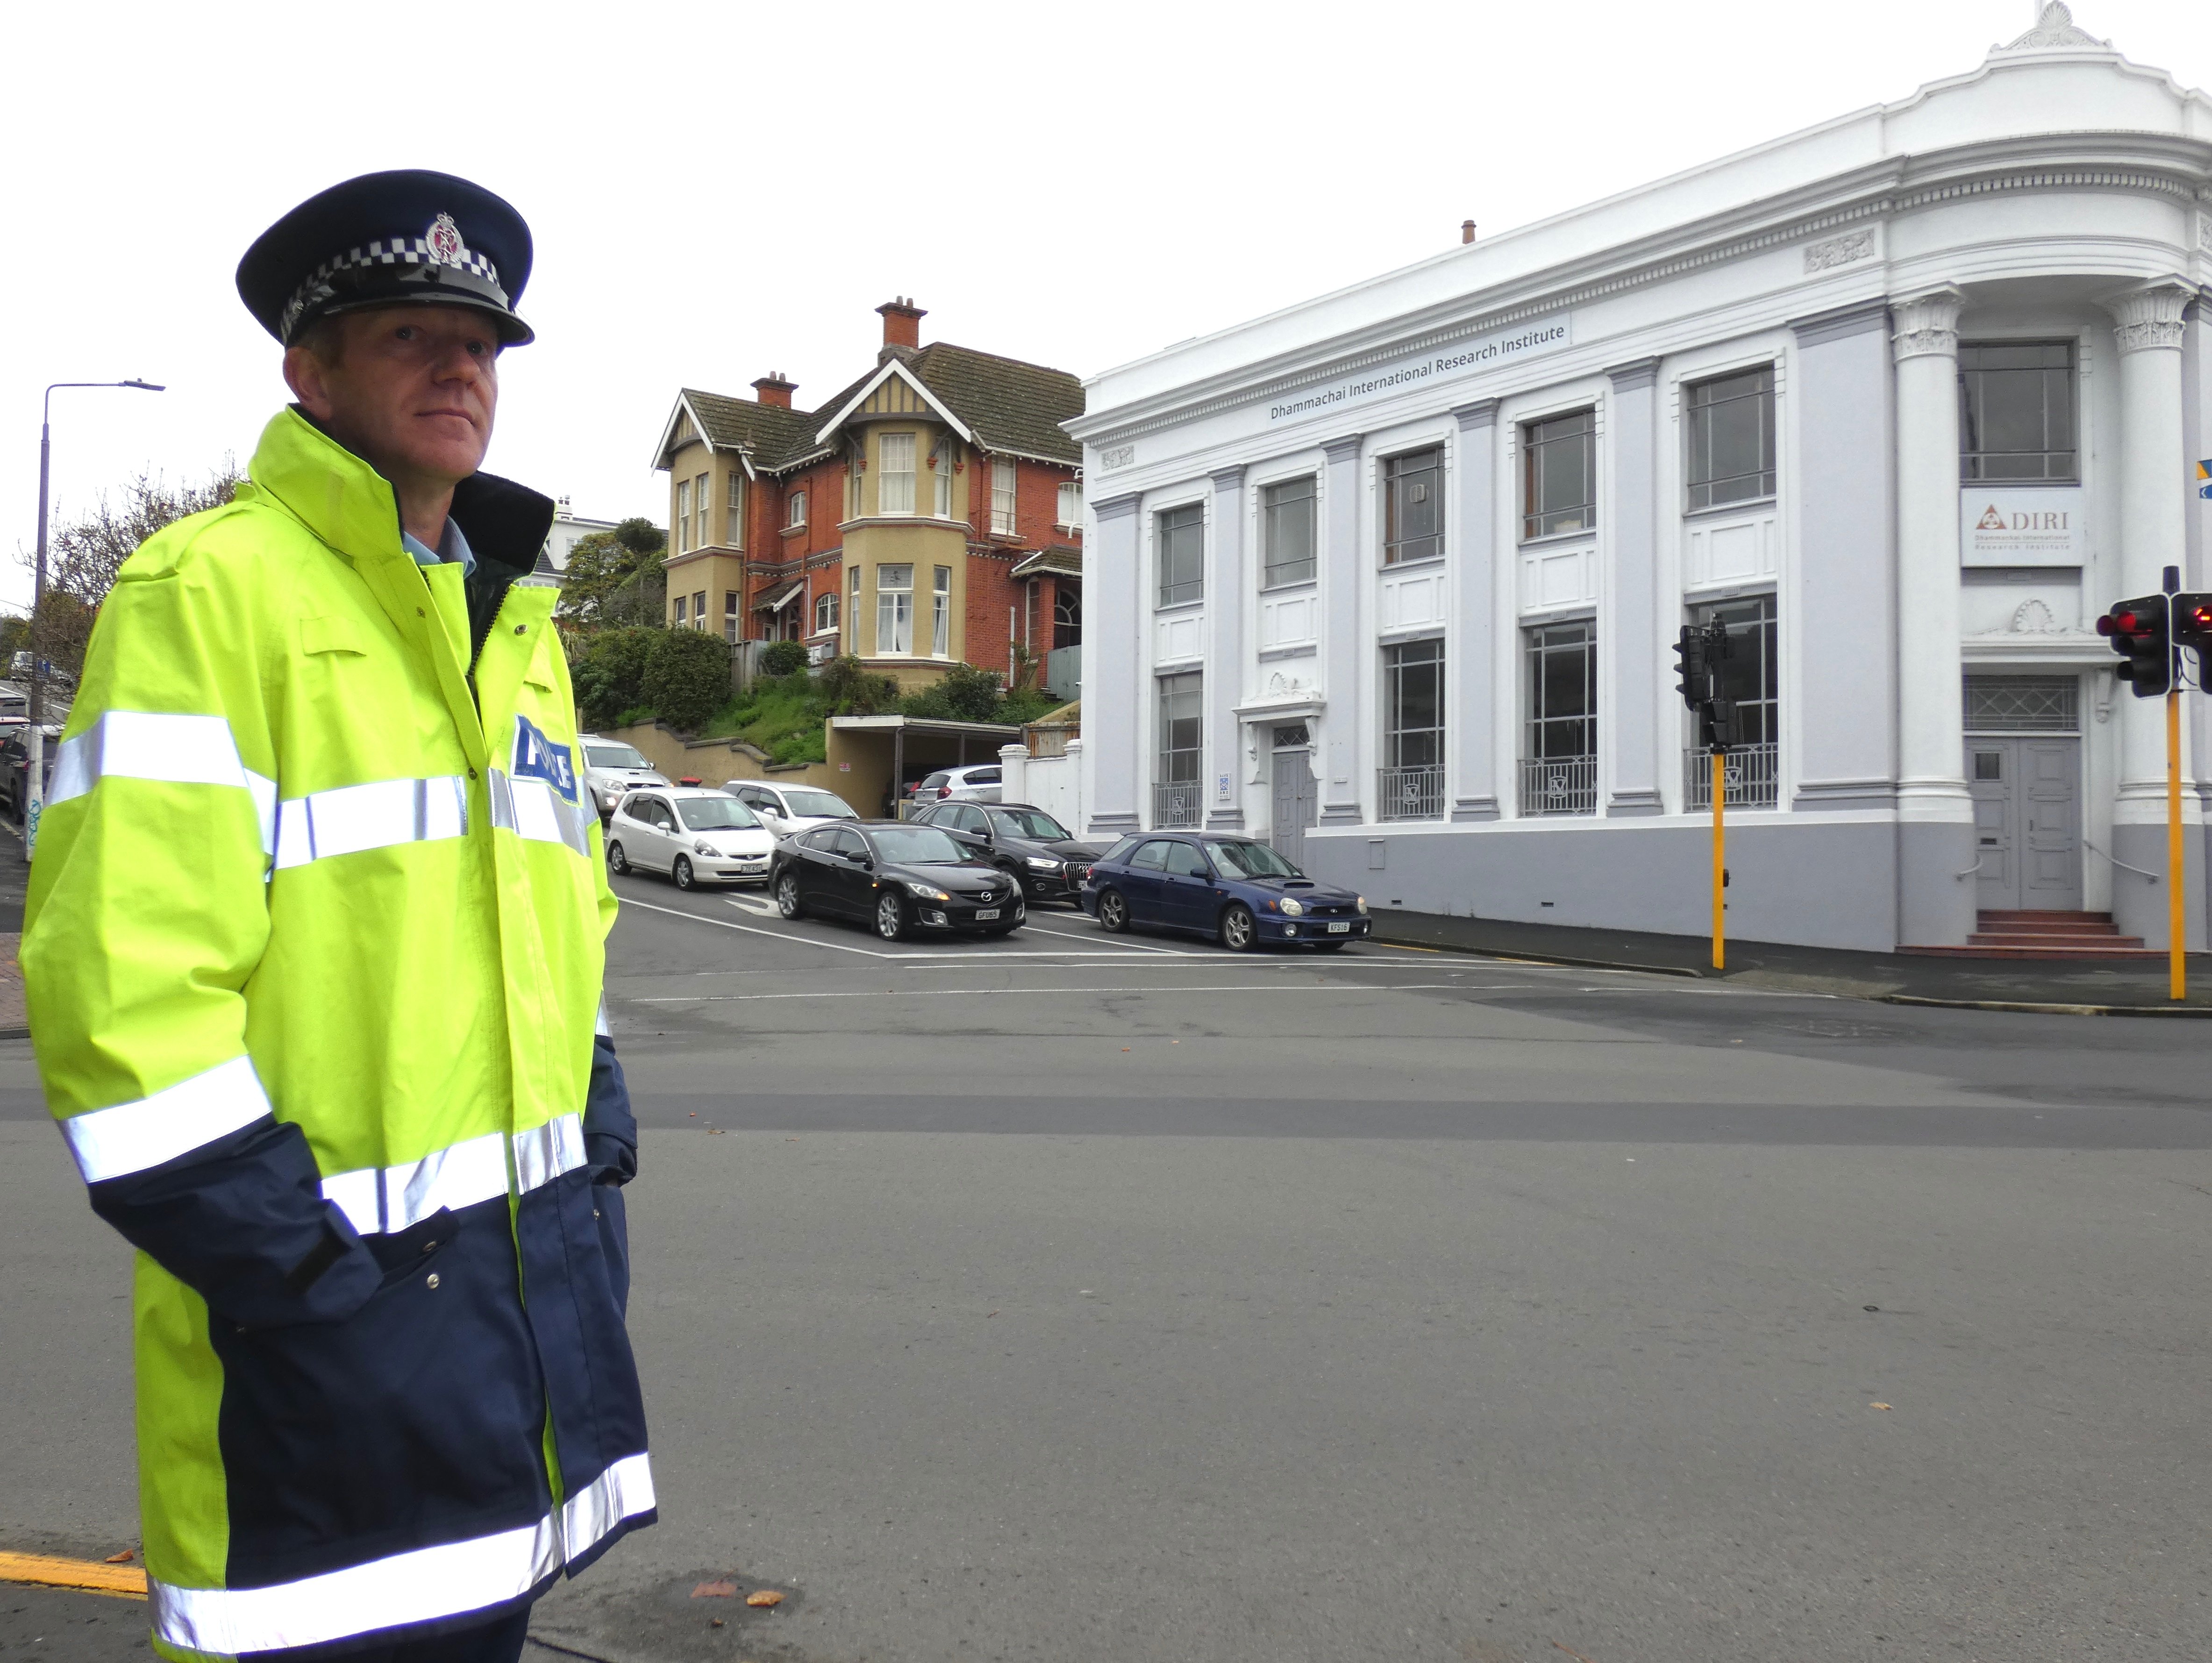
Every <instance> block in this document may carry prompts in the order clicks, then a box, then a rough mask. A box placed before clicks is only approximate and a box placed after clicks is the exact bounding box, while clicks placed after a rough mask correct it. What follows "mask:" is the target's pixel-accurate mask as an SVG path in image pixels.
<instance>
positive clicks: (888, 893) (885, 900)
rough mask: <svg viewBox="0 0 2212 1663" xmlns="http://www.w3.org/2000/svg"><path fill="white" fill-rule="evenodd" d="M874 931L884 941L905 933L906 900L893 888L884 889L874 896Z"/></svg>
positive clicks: (895, 938)
mask: <svg viewBox="0 0 2212 1663" xmlns="http://www.w3.org/2000/svg"><path fill="white" fill-rule="evenodd" d="M876 933H877V934H878V935H879V936H881V937H882V938H884V940H885V941H896V940H898V939H899V938H901V937H902V936H903V935H905V934H906V902H904V901H901V900H900V899H899V898H898V895H897V893H896V891H895V890H890V889H886V890H884V892H883V894H881V895H878V896H877V897H876Z"/></svg>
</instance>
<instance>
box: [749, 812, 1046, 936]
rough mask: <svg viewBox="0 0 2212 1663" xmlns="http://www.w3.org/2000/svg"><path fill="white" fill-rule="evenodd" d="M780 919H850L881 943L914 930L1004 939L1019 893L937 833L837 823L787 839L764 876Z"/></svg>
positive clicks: (1015, 924) (1018, 908)
mask: <svg viewBox="0 0 2212 1663" xmlns="http://www.w3.org/2000/svg"><path fill="white" fill-rule="evenodd" d="M768 883H769V890H770V892H771V893H772V894H774V895H775V904H776V906H777V907H779V908H781V911H782V913H783V915H784V916H785V917H786V918H804V917H805V916H806V915H807V914H808V913H820V914H821V915H822V916H823V917H825V918H856V919H860V920H862V921H864V922H866V923H868V924H872V925H873V926H875V931H876V933H877V934H878V935H879V936H881V937H882V938H884V940H885V941H898V940H900V939H902V938H904V937H906V936H907V935H908V934H909V933H911V932H915V931H917V930H930V931H936V930H959V931H968V932H979V933H981V934H983V935H987V936H1003V935H1009V934H1012V932H1014V931H1016V930H1018V929H1019V928H1020V927H1021V925H1022V919H1023V917H1024V909H1023V905H1022V891H1021V886H1020V885H1019V884H1018V883H1014V882H1013V881H1012V879H1010V878H1009V877H1007V876H1006V873H1004V872H1002V871H1000V870H999V869H998V867H996V866H994V865H992V864H991V863H990V862H989V861H987V860H985V859H981V857H980V856H978V855H977V854H976V853H975V850H974V848H973V847H971V846H969V844H966V843H963V842H962V841H960V840H959V839H958V838H957V837H955V836H953V835H952V834H951V832H949V831H946V830H945V828H943V827H942V826H910V825H906V824H902V822H898V821H896V820H842V821H839V822H836V823H835V824H832V825H827V826H816V827H814V828H811V830H807V831H803V832H800V833H799V835H797V836H795V837H791V838H787V839H786V840H785V841H783V842H782V843H781V844H779V845H778V846H777V847H776V852H775V861H774V863H773V864H772V865H770V866H769V877H768Z"/></svg>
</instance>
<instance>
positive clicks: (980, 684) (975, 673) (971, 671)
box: [900, 664, 1004, 722]
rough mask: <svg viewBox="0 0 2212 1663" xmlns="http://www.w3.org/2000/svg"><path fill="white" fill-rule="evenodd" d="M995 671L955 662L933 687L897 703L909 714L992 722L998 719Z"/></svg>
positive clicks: (998, 681)
mask: <svg viewBox="0 0 2212 1663" xmlns="http://www.w3.org/2000/svg"><path fill="white" fill-rule="evenodd" d="M1003 679H1004V677H1001V676H1000V674H999V672H998V671H995V670H978V669H976V668H975V665H969V664H956V665H953V666H952V668H951V669H950V670H948V671H945V678H944V679H943V680H942V681H940V682H939V683H937V684H936V685H935V686H933V687H927V688H924V689H922V690H921V692H919V693H916V694H913V695H909V696H908V697H907V698H906V699H904V700H902V701H901V703H900V708H901V709H902V710H904V711H905V712H906V713H907V714H908V715H909V716H925V717H933V718H935V719H937V720H939V721H951V722H994V721H996V720H998V719H999V684H1000V682H1001V681H1002V680H1003Z"/></svg>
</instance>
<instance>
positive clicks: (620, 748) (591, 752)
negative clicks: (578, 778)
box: [584, 745, 653, 773]
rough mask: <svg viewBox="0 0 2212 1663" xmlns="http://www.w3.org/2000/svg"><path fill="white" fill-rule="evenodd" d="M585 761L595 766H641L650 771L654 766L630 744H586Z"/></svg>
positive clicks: (592, 766) (587, 764) (591, 766)
mask: <svg viewBox="0 0 2212 1663" xmlns="http://www.w3.org/2000/svg"><path fill="white" fill-rule="evenodd" d="M584 762H585V764H586V767H590V768H641V769H644V770H646V771H647V772H648V773H649V772H651V770H652V768H653V764H652V763H650V762H647V761H646V760H645V758H644V757H642V756H639V755H638V754H637V752H636V751H635V750H632V749H631V748H630V747H629V746H628V745H586V746H585V747H584Z"/></svg>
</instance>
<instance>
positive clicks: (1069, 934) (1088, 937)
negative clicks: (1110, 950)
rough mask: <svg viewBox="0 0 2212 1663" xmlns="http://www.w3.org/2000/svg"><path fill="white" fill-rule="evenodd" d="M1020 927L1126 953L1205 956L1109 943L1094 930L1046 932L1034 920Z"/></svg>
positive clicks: (1132, 943) (1176, 949)
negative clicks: (1094, 943) (1117, 949)
mask: <svg viewBox="0 0 2212 1663" xmlns="http://www.w3.org/2000/svg"><path fill="white" fill-rule="evenodd" d="M1022 927H1023V928H1024V929H1025V930H1033V931H1035V932H1036V933H1037V934H1039V935H1041V936H1058V937H1059V938H1060V939H1061V940H1062V941H1095V942H1097V944H1099V945H1100V946H1101V947H1115V948H1119V949H1120V950H1122V951H1123V952H1127V953H1165V954H1166V955H1167V956H1169V957H1170V958H1204V957H1206V954H1203V953H1193V952H1189V951H1187V950H1184V949H1182V948H1179V947H1154V946H1152V945H1151V944H1148V943H1146V942H1140V941H1111V940H1109V939H1107V938H1105V936H1104V935H1103V933H1102V932H1098V931H1095V930H1091V931H1085V932H1083V933H1082V934H1080V935H1078V934H1077V933H1076V932H1074V931H1073V930H1048V929H1046V928H1045V927H1044V926H1042V924H1039V923H1037V922H1036V920H1030V922H1029V923H1027V924H1025V925H1024V926H1022Z"/></svg>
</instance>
